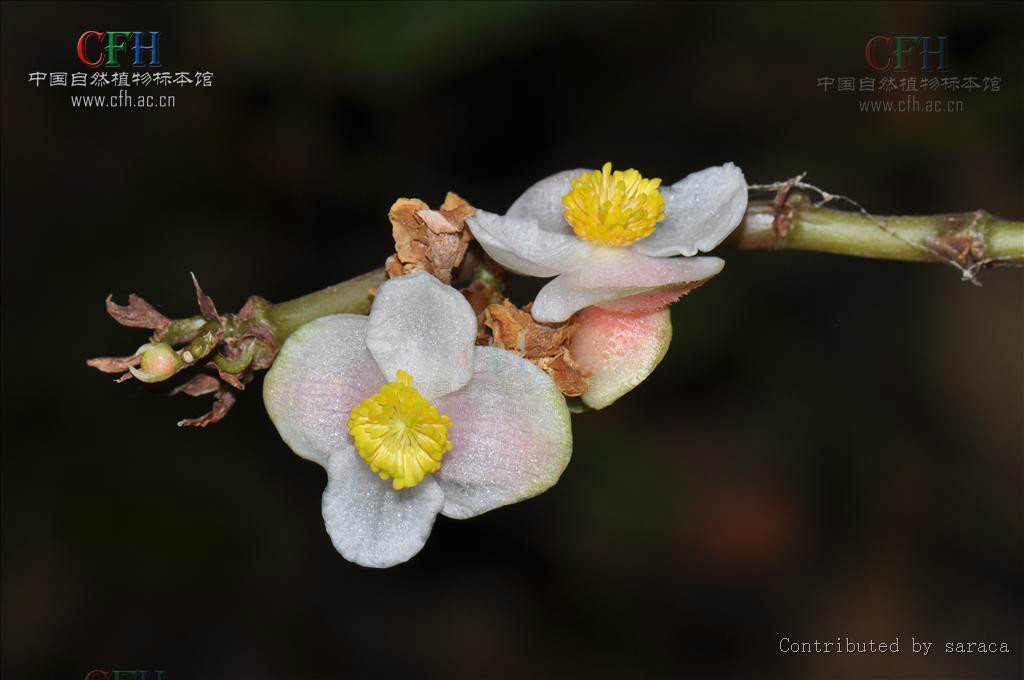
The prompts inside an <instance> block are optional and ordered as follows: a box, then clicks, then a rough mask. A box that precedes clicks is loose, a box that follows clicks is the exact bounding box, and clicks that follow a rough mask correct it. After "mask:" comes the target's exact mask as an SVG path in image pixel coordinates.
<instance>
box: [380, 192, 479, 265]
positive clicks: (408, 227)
mask: <svg viewBox="0 0 1024 680" xmlns="http://www.w3.org/2000/svg"><path fill="white" fill-rule="evenodd" d="M474 214H476V209H475V208H474V207H473V206H471V205H470V204H469V203H467V202H466V201H465V200H464V199H463V198H462V197H460V196H459V195H458V194H455V193H452V192H448V195H447V196H446V197H445V200H444V203H443V204H442V205H441V208H440V209H439V210H431V209H430V208H429V206H428V205H427V204H426V203H424V202H423V201H421V200H419V199H418V198H400V199H398V200H397V201H395V203H394V205H392V206H391V209H390V210H389V211H388V219H389V220H390V221H391V233H392V236H393V237H394V239H395V254H394V255H392V256H391V257H389V258H388V260H387V263H386V265H385V267H386V269H387V272H388V275H389V276H390V277H392V278H395V277H397V276H402V275H403V274H411V273H414V272H427V273H428V274H432V275H433V276H434V277H436V278H437V279H438V280H439V281H441V283H446V284H450V283H451V282H452V270H453V269H454V268H455V267H457V266H458V265H459V263H461V262H462V258H463V257H464V256H465V254H466V248H467V247H468V246H469V242H470V241H471V240H472V239H473V235H472V233H470V231H469V230H468V229H467V228H466V218H467V217H470V216H471V215H474Z"/></svg>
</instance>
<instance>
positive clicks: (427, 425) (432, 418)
mask: <svg viewBox="0 0 1024 680" xmlns="http://www.w3.org/2000/svg"><path fill="white" fill-rule="evenodd" d="M451 426H452V421H451V419H450V418H448V416H443V415H441V414H440V413H439V412H438V410H437V407H436V406H434V405H433V404H431V403H430V402H429V401H427V400H426V399H424V398H423V396H422V395H421V394H420V393H419V392H417V391H416V388H415V387H413V386H412V376H411V375H409V374H408V373H406V372H405V371H399V372H398V380H396V381H395V382H392V383H388V384H387V385H385V386H384V387H382V388H380V390H379V391H378V392H377V393H376V394H373V395H371V396H369V397H367V398H366V399H364V400H363V401H362V402H361V403H360V404H359V405H358V406H356V407H355V408H354V409H352V414H351V415H350V416H349V419H348V431H349V434H351V435H352V440H353V441H354V442H355V446H356V450H357V451H359V455H360V456H362V458H363V460H365V461H366V462H367V463H368V464H369V466H370V469H371V470H373V471H374V472H377V473H379V474H380V478H381V479H391V478H394V481H392V483H391V484H392V486H394V487H395V488H396V489H407V488H409V487H413V486H416V485H417V484H419V483H420V482H422V481H423V477H424V476H425V475H427V474H429V473H431V472H437V470H438V469H440V467H441V457H442V456H444V454H445V453H447V452H448V451H451V450H452V444H451V442H449V441H448V428H449V427H451Z"/></svg>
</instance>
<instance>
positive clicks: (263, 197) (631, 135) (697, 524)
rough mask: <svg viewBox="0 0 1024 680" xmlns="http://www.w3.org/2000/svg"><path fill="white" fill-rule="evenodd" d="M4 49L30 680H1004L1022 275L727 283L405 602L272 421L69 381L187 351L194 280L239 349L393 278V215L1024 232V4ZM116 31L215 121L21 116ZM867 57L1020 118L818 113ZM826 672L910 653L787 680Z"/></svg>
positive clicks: (9, 624) (455, 537) (441, 538)
mask: <svg viewBox="0 0 1024 680" xmlns="http://www.w3.org/2000/svg"><path fill="white" fill-rule="evenodd" d="M2 11H3V16H2V73H3V79H2V102H3V111H2V123H3V126H2V154H3V166H2V190H3V197H2V203H0V206H2V227H3V230H2V239H3V242H2V248H3V289H2V295H3V299H2V309H3V329H2V330H3V368H2V387H3V428H2V442H3V461H2V466H3V469H2V492H3V493H2V511H3V513H2V530H3V532H2V548H3V587H2V643H3V644H2V659H3V661H2V663H3V675H4V677H5V678H81V677H83V675H84V674H85V673H86V672H87V671H89V670H90V669H94V668H98V669H108V670H109V669H119V668H121V669H151V670H155V669H163V670H165V671H166V672H167V675H166V677H167V680H177V679H178V678H230V679H234V678H271V677H275V678H343V677H393V676H397V675H399V674H401V673H414V674H415V675H416V676H418V677H442V676H443V677H523V676H526V677H623V676H628V677H654V678H657V677H690V678H745V679H746V678H754V677H758V678H761V677H778V678H823V677H828V678H895V677H915V678H940V677H941V678H1014V677H1021V672H1022V668H1021V664H1022V656H1021V649H1020V646H1021V643H1022V639H1024V635H1022V633H1024V627H1022V620H1021V611H1022V607H1021V605H1022V601H1024V598H1022V595H1024V586H1022V583H1021V573H1022V568H1024V550H1022V537H1024V518H1022V505H1021V499H1022V491H1024V470H1022V467H1024V465H1022V460H1024V459H1022V453H1024V366H1022V362H1024V349H1022V348H1024V337H1022V336H1024V318H1022V315H1024V277H1022V274H1021V272H1020V271H1014V270H994V271H989V272H986V273H985V274H984V275H983V277H982V281H983V283H984V286H983V287H980V288H979V287H974V286H971V285H969V284H964V283H960V282H959V280H958V275H957V273H956V272H955V271H954V270H952V269H950V268H947V267H942V266H938V265H920V264H905V263H890V262H876V261H867V260H855V259H845V258H840V257H831V256H826V255H816V254H806V253H729V252H727V253H724V254H723V256H724V257H725V258H726V259H727V263H728V266H727V268H726V272H725V274H724V275H722V276H719V277H718V278H716V279H715V280H714V281H713V282H712V283H711V284H709V285H708V286H705V287H704V288H702V289H701V290H699V291H697V292H696V293H694V294H692V295H691V296H689V297H687V298H686V299H684V300H683V301H681V302H680V303H679V304H678V305H677V306H675V307H674V308H673V320H674V324H675V338H674V340H673V343H672V347H671V349H670V350H669V354H668V356H667V357H666V359H665V360H664V362H663V363H662V365H661V367H660V368H659V369H658V370H657V371H656V372H655V373H654V375H653V376H652V377H651V378H650V379H649V380H647V382H645V383H644V384H643V385H642V386H641V387H639V388H638V389H636V390H635V391H634V392H632V393H631V394H629V395H628V396H626V397H625V398H623V399H622V400H621V401H620V402H619V403H617V404H616V405H615V406H614V407H612V408H610V409H608V410H606V411H603V412H601V413H600V414H599V415H597V414H589V415H582V416H579V417H576V418H575V419H574V431H575V438H576V442H575V448H574V458H573V462H572V464H571V465H570V466H569V468H568V470H567V471H566V473H565V475H564V476H563V478H562V480H561V482H560V483H559V484H558V485H557V486H556V487H554V488H553V489H552V490H551V491H549V492H548V493H546V494H544V495H543V496H541V497H539V498H537V499H535V500H531V501H529V502H527V503H523V504H520V505H515V506H512V507H509V508H504V509H501V510H498V511H495V512H493V513H490V514H488V515H485V516H483V517H480V518H477V519H474V520H471V521H466V522H457V521H452V520H448V519H444V518H439V519H438V521H437V523H436V525H435V528H434V532H433V536H432V537H431V539H430V541H429V542H428V544H427V547H426V548H425V550H424V551H423V552H422V553H421V554H420V555H419V556H417V557H416V558H414V559H413V560H412V561H411V562H409V563H407V564H405V565H402V566H400V567H397V568H394V569H390V570H385V571H374V570H367V569H362V568H359V567H356V566H354V565H352V564H349V563H348V562H346V561H345V560H344V559H342V558H341V557H340V556H339V555H338V554H337V553H336V552H335V551H334V549H333V548H332V546H331V543H330V541H329V539H328V537H327V534H326V532H325V531H324V527H323V522H322V519H321V517H320V494H321V491H322V488H323V486H324V482H325V476H324V474H323V472H322V470H321V469H320V468H319V467H317V466H315V465H313V464H310V463H308V462H305V461H302V460H300V459H299V458H297V457H296V456H294V455H293V454H291V453H290V452H289V450H288V449H287V448H286V447H285V445H284V444H283V443H282V442H281V441H280V439H279V438H278V436H277V434H276V432H275V431H274V429H273V427H272V425H271V424H270V422H269V420H268V419H267V417H266V415H265V413H264V410H263V407H262V400H261V398H260V383H259V382H257V383H255V384H253V385H252V386H251V387H250V389H249V390H247V391H246V392H245V393H244V394H243V395H242V397H241V399H240V402H239V404H238V405H237V406H236V408H235V409H234V411H233V412H232V413H231V414H230V416H229V417H228V418H227V419H226V420H225V421H224V422H223V423H220V424H218V425H216V426H213V427H211V428H208V429H206V430H190V429H178V428H176V427H175V426H174V423H175V422H176V421H177V420H178V419H180V418H183V417H188V416H195V415H199V414H200V413H202V412H203V411H204V410H206V408H207V406H208V404H207V402H206V401H205V400H190V399H189V398H187V397H184V396H179V397H174V398H167V397H165V396H163V394H162V392H161V390H159V389H151V388H149V387H145V386H141V385H139V384H137V383H128V384H124V385H114V384H112V382H111V380H110V378H109V377H108V376H104V375H102V374H99V373H96V372H94V371H91V370H89V369H87V368H86V367H85V365H84V363H83V362H84V359H85V358H86V357H90V356H96V355H107V354H129V353H131V352H132V351H133V350H134V349H135V347H136V346H138V345H139V344H141V343H142V342H143V341H144V337H145V333H143V332H139V331H131V330H129V329H122V328H119V327H118V326H116V325H115V324H114V322H113V321H111V320H110V319H109V318H107V317H106V315H105V313H104V311H103V299H104V297H105V296H106V295H107V294H108V293H113V294H114V295H115V298H116V299H117V300H119V301H122V302H123V301H124V300H125V299H126V297H127V295H128V293H129V292H136V293H138V294H140V295H142V296H143V297H145V298H147V299H148V300H150V301H153V302H156V303H159V306H160V307H161V309H162V310H163V311H165V312H166V313H167V314H169V315H170V316H184V315H190V314H192V313H194V304H195V303H194V296H193V294H192V292H191V290H190V284H189V280H188V272H189V271H194V272H196V274H197V275H198V277H199V280H200V281H202V282H203V283H204V285H205V287H206V289H207V291H208V292H209V293H210V294H211V295H212V296H213V297H214V298H215V300H216V301H217V302H218V304H219V305H220V306H221V309H237V308H238V307H239V306H240V305H241V304H242V302H243V301H244V300H245V298H246V296H247V295H249V294H251V293H259V294H262V295H264V296H265V297H267V298H269V299H272V300H285V299H288V298H291V297H295V296H297V295H300V294H302V293H304V292H308V291H311V290H314V289H317V288H320V287H322V286H324V285H327V284H330V283H333V282H336V281H340V280H342V279H345V278H348V277H350V276H353V275H356V274H359V273H361V272H364V271H366V270H369V269H371V268H374V267H377V266H380V265H381V264H382V262H383V260H384V258H385V256H386V255H387V254H388V252H389V250H390V248H391V246H392V243H391V240H390V229H389V225H388V222H387V219H386V212H387V209H388V207H389V206H390V204H391V203H392V201H393V200H394V199H395V198H397V197H399V196H417V197H420V198H423V199H424V200H426V201H428V202H430V203H431V204H437V203H439V202H440V201H441V200H442V199H443V197H444V192H445V191H447V190H449V189H451V190H455V191H457V192H459V193H460V194H462V195H463V196H465V197H466V198H468V199H469V200H470V201H471V202H472V203H474V204H475V205H478V206H481V207H485V208H488V209H491V210H495V211H499V212H500V211H503V210H504V209H505V207H507V206H508V205H509V204H510V203H511V201H512V200H513V199H514V198H515V197H516V196H517V195H518V194H519V193H520V192H521V191H523V190H524V189H525V188H526V187H527V186H528V185H529V184H530V183H532V182H533V181H535V180H537V179H539V178H541V177H544V176H546V175H547V174H549V173H552V172H554V171H557V170H561V169H565V168H571V167H577V166H581V165H583V166H592V167H593V166H599V165H600V164H601V163H602V162H604V161H605V160H611V161H613V162H614V163H615V164H616V166H619V165H622V166H629V167H636V168H639V169H641V170H642V171H643V172H644V173H645V174H647V175H648V176H650V175H655V176H660V177H663V178H665V180H666V181H667V182H671V181H675V180H676V179H678V178H680V177H682V176H684V175H685V174H687V173H689V172H691V171H693V170H696V169H700V168H703V167H706V166H708V165H713V164H719V163H722V162H725V161H729V160H731V161H734V162H736V163H737V164H738V165H740V166H741V167H742V168H743V170H744V171H745V173H746V176H747V179H748V181H750V182H752V183H755V182H771V181H775V180H782V179H786V178H788V177H790V176H792V175H794V174H796V173H798V172H800V171H807V172H809V176H808V179H809V181H812V182H814V183H815V184H817V185H819V186H822V187H825V188H827V189H829V190H831V191H833V192H838V193H843V194H846V195H850V196H854V197H856V198H857V199H858V200H859V201H860V202H861V203H863V204H864V205H865V206H866V207H867V208H868V209H870V210H872V211H873V212H876V213H879V214H884V213H914V212H923V213H938V212H946V211H963V210H969V209H975V208H981V207H983V208H986V209H988V210H989V211H990V212H992V213H994V214H997V215H1000V216H1004V217H1008V218H1014V219H1018V220H1020V219H1024V206H1022V202H1021V189H1022V186H1021V178H1022V177H1024V153H1022V148H1024V147H1022V140H1021V120H1022V119H1024V116H1022V113H1024V107H1022V94H1021V93H1022V90H1021V76H1022V69H1021V61H1022V59H1021V48H1020V39H1021V36H1022V34H1024V32H1022V29H1024V12H1022V5H1021V4H1020V3H1005V4H987V3H966V4H962V5H954V4H919V3H881V4H814V5H812V4H773V3H751V4H725V3H720V4H694V5H691V4H686V5H682V4H661V3H651V4H647V3H630V4H612V3H604V4H581V3H571V4H540V3H530V4H527V3H523V4H506V3H500V4H469V3H466V4H463V3H452V4H448V3H443V4H430V3H412V4H343V5H329V4H321V3H310V4H301V3H287V4H242V3H225V4H202V3H194V4H193V3H190V4H147V5H144V6H135V5H128V4H77V3H76V4H56V3H45V4H35V5H31V4H16V3H4V5H3V10H2ZM121 29H123V30H146V31H148V30H158V31H161V58H162V61H163V63H164V65H165V67H166V70H169V71H211V72H213V74H214V80H213V87H211V88H206V89H195V88H193V89H188V88H185V89H183V90H181V91H173V92H171V93H172V94H176V95H178V97H177V106H176V108H174V109H152V110H141V109H121V110H85V109H73V108H72V106H71V104H70V102H69V94H70V92H69V90H67V89H63V88H49V87H40V88H36V87H34V86H32V85H30V84H29V82H28V74H29V73H31V72H34V71H42V72H50V71H72V72H73V71H79V70H86V69H84V68H82V67H81V66H80V65H79V64H78V61H77V59H76V58H75V42H76V40H77V38H78V36H79V35H80V34H81V33H82V32H83V31H85V30H98V31H106V30H121ZM873 35H887V36H895V35H913V36H940V35H944V36H948V59H949V62H950V72H951V75H955V76H959V77H965V76H978V77H982V76H999V77H1001V78H1002V79H1003V80H1002V87H1001V91H1000V92H998V93H993V92H987V93H986V92H981V91H975V92H969V93H962V94H961V93H957V94H956V95H948V94H943V93H939V94H938V95H937V96H938V97H939V98H962V99H963V100H964V102H965V110H964V111H963V112H962V113H956V114H926V113H920V114H896V113H890V114H885V113H860V112H859V111H858V109H857V106H856V99H857V96H856V95H850V94H842V95H840V94H837V93H835V92H829V93H823V92H822V91H821V90H820V89H819V88H817V87H816V82H817V79H818V78H819V77H828V76H833V77H838V76H845V75H849V76H856V77H861V76H875V75H876V74H874V73H873V72H870V71H869V70H868V69H867V67H866V65H865V62H864V57H863V50H864V44H865V42H866V41H867V39H868V38H870V37H871V36H873ZM910 75H915V73H914V72H913V71H911V72H910ZM89 91H90V92H92V90H91V89H90V90H89ZM111 91H112V90H111ZM519 302H520V303H522V302H525V300H524V299H520V300H519ZM837 636H850V637H851V638H853V639H856V640H868V639H875V640H884V641H891V640H893V639H894V638H896V637H897V636H898V637H899V638H900V650H901V651H900V654H897V655H893V654H885V655H881V654H876V655H871V654H867V655H852V654H851V655H835V654H819V655H814V654H781V653H780V652H779V640H780V638H782V637H791V638H792V639H794V640H797V641H802V640H811V641H813V640H814V639H815V638H818V639H821V640H833V639H834V638H835V637H837ZM911 636H914V637H916V638H917V640H919V641H920V640H922V639H923V640H927V641H930V642H934V643H935V646H934V647H933V648H932V651H931V653H930V654H929V655H928V656H927V657H922V656H920V655H916V656H915V655H913V654H912V653H911V650H910V643H911V640H910V638H911ZM961 640H963V641H997V642H1001V641H1006V642H1008V643H1009V645H1010V649H1011V652H1010V653H1008V654H998V653H996V654H973V655H956V654H945V653H943V650H942V647H943V645H944V644H945V642H947V641H952V642H956V641H961Z"/></svg>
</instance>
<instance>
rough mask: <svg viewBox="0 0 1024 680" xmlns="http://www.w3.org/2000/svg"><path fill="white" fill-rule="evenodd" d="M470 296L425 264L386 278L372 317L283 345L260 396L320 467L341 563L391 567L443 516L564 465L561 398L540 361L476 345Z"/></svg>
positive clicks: (551, 479)
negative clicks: (425, 270)
mask: <svg viewBox="0 0 1024 680" xmlns="http://www.w3.org/2000/svg"><path fill="white" fill-rule="evenodd" d="M476 332H477V321H476V315H475V314H474V312H473V309H472V308H471V307H470V305H469V303H468V302H467V301H466V299H465V298H464V297H463V296H462V295H461V294H460V293H458V292H457V291H456V290H454V289H453V288H451V287H449V286H446V285H444V284H442V283H441V282H439V281H438V280H437V279H435V278H434V277H432V276H430V275H429V274H425V273H417V274H410V275H407V276H402V277H399V278H396V279H392V280H390V281H387V282H385V283H383V284H381V286H380V288H379V290H378V291H377V296H376V298H375V300H374V303H373V307H372V309H371V310H370V315H369V317H365V316H357V315H353V314H337V315H333V316H327V317H323V318H320V319H317V320H316V321H313V322H311V323H308V324H306V325H304V326H302V327H301V328H300V329H299V330H297V331H296V332H295V333H293V334H292V335H291V337H289V338H288V340H287V341H286V342H285V343H284V346H283V347H282V348H281V352H280V354H279V355H278V357H277V359H276V361H275V362H274V365H273V367H272V368H271V369H270V371H269V373H268V374H267V377H266V382H265V383H264V388H263V399H264V402H265V403H266V407H267V412H268V413H269V414H270V418H271V420H272V421H273V423H274V425H275V426H276V427H277V430H278V432H279V433H280V435H281V438H282V439H284V441H285V443H287V444H288V446H289V447H291V449H292V450H293V451H294V452H295V453H296V454H298V455H299V456H302V457H303V458H307V459H309V460H312V461H314V462H316V463H319V464H320V465H322V466H323V467H324V468H325V469H326V470H327V477H328V483H327V488H326V490H325V491H324V495H323V504H322V509H323V517H324V522H325V524H326V526H327V532H328V533H329V534H330V537H331V540H332V542H333V543H334V546H335V547H336V548H337V549H338V552H340V553H341V554H342V555H343V556H344V557H345V558H346V559H348V560H351V561H353V562H356V563H358V564H361V565H363V566H367V567H389V566H392V565H395V564H398V563H400V562H404V561H406V560H408V559H409V558H410V557H412V556H413V555H415V554H416V553H417V552H419V551H420V549H421V548H422V547H423V545H424V543H425V542H426V540H427V537H428V536H429V535H430V529H431V527H432V526H433V523H434V517H435V516H436V515H437V513H438V512H440V513H441V514H443V515H446V516H448V517H453V518H456V519H464V518H468V517H473V516H475V515H479V514H480V513H483V512H487V511H488V510H492V509H494V508H497V507H500V506H502V505H507V504H509V503H515V502H517V501H521V500H525V499H527V498H530V497H532V496H535V495H537V494H539V493H541V492H543V491H545V490H546V489H548V488H549V487H551V486H552V485H553V484H554V483H555V482H557V481H558V478H559V476H560V475H561V474H562V471H563V470H564V469H565V466H566V465H567V464H568V462H569V456H570V453H571V450H572V432H571V429H570V422H569V411H568V408H567V407H566V404H565V399H564V397H563V396H562V394H561V392H559V390H558V388H557V387H555V384H554V383H553V382H552V381H551V379H550V378H549V377H548V376H547V374H545V373H544V372H543V371H542V370H540V369H539V368H537V367H536V366H534V365H533V364H531V363H529V362H528V361H526V360H524V359H521V358H519V357H518V356H516V355H514V354H512V353H510V352H506V351H504V350H500V349H496V348H492V347H476V346H475V340H476Z"/></svg>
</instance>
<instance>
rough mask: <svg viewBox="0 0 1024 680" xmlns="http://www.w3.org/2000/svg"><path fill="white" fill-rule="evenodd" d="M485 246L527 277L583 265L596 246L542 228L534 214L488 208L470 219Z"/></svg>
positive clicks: (506, 264)
mask: <svg viewBox="0 0 1024 680" xmlns="http://www.w3.org/2000/svg"><path fill="white" fill-rule="evenodd" d="M466 224H468V225H469V230H470V231H471V232H473V236H475V237H476V240H477V241H479V242H480V245H481V247H483V249H484V250H485V251H486V252H487V254H488V255H490V256H491V257H493V258H494V259H495V260H496V261H497V262H498V264H500V265H501V266H503V267H505V268H506V269H509V270H511V271H514V272H516V273H518V274H525V275H526V276H543V277H547V276H555V275H556V274H561V273H562V272H568V271H572V270H573V269H576V268H577V267H579V266H580V265H581V264H582V263H583V262H584V261H585V260H586V258H587V255H588V254H589V253H590V252H591V251H592V250H593V249H594V246H593V245H591V244H590V243H587V242H586V241H584V240H582V239H580V238H578V237H577V236H576V235H575V234H571V233H570V234H564V233H563V234H556V233H553V232H550V231H545V230H544V229H541V228H540V225H539V223H538V222H537V220H535V219H533V218H531V217H512V216H508V215H506V216H504V217H503V216H501V215H495V214H494V213H489V212H487V211H486V210H477V212H476V215H474V216H473V217H469V218H467V219H466Z"/></svg>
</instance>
